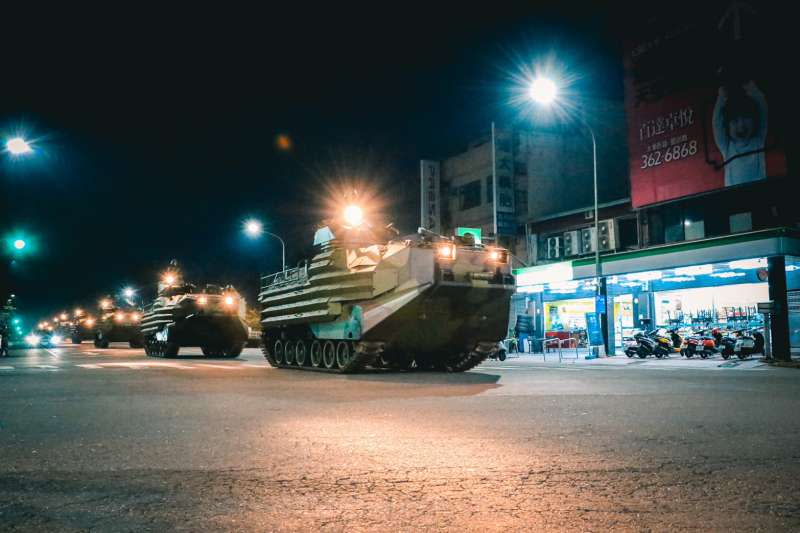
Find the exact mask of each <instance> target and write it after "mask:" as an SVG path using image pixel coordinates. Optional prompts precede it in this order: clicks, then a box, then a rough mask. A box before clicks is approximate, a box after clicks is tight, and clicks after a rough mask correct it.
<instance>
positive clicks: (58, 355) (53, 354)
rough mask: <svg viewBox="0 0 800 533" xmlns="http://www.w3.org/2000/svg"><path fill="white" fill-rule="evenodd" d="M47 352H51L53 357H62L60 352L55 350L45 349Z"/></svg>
mask: <svg viewBox="0 0 800 533" xmlns="http://www.w3.org/2000/svg"><path fill="white" fill-rule="evenodd" d="M45 352H47V353H49V354H50V355H51V356H52V357H61V354H60V353H58V352H54V351H53V350H45Z"/></svg>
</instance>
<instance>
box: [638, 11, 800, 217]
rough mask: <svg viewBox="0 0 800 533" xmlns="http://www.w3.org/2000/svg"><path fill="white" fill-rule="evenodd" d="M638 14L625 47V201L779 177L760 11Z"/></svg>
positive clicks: (782, 166) (781, 159)
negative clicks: (639, 18) (627, 176)
mask: <svg viewBox="0 0 800 533" xmlns="http://www.w3.org/2000/svg"><path fill="white" fill-rule="evenodd" d="M672 12H673V13H675V12H677V13H686V11H683V10H677V11H674V10H673V11H672ZM643 18H644V20H647V21H648V22H647V23H646V24H642V25H641V26H639V32H638V35H636V36H633V37H632V38H631V39H630V40H629V41H628V42H627V43H626V47H625V107H626V112H627V118H628V143H629V147H630V155H631V160H630V177H631V199H632V203H633V206H634V207H641V206H645V205H649V204H654V203H659V202H665V201H668V200H673V199H676V198H681V197H684V196H690V195H694V194H698V193H702V192H706V191H711V190H714V189H719V188H723V187H730V186H737V185H743V184H746V183H750V182H754V181H758V180H763V179H766V178H768V177H775V176H783V175H785V174H786V159H785V154H784V151H783V148H782V146H781V145H780V142H779V140H780V135H778V134H777V130H778V128H777V127H776V126H775V122H778V121H775V120H773V116H774V115H775V114H776V109H779V106H777V105H773V100H772V99H771V96H772V95H771V93H770V89H771V88H772V85H771V81H772V80H771V79H770V72H769V70H768V69H766V68H764V66H763V64H759V58H764V57H769V56H765V55H764V53H765V51H764V50H763V49H762V48H763V47H764V46H765V43H766V42H768V39H765V38H764V36H763V32H764V31H766V30H765V29H764V26H765V24H764V20H763V19H764V16H763V14H760V13H756V12H755V11H754V10H752V9H751V8H750V7H749V6H748V5H747V4H746V3H745V2H709V3H708V4H698V5H695V6H694V7H693V9H692V16H691V17H687V19H681V18H680V17H675V16H673V17H672V18H665V17H664V16H663V15H662V16H658V17H643ZM762 63H763V61H762ZM775 101H777V99H775Z"/></svg>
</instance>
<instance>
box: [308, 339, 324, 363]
mask: <svg viewBox="0 0 800 533" xmlns="http://www.w3.org/2000/svg"><path fill="white" fill-rule="evenodd" d="M321 364H322V343H321V342H319V341H314V342H312V343H311V366H313V367H314V368H319V367H320V365H321Z"/></svg>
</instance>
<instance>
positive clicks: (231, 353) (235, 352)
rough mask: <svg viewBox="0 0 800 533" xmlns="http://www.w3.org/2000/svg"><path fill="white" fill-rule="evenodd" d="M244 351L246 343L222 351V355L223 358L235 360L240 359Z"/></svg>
mask: <svg viewBox="0 0 800 533" xmlns="http://www.w3.org/2000/svg"><path fill="white" fill-rule="evenodd" d="M242 350H244V343H241V344H232V345H231V346H228V347H227V348H223V349H222V350H220V355H221V356H222V357H227V358H229V359H233V358H234V357H239V355H241V353H242Z"/></svg>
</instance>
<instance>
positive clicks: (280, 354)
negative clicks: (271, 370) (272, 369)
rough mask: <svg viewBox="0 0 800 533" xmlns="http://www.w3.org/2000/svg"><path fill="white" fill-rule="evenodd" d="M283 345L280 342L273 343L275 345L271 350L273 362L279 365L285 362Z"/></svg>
mask: <svg viewBox="0 0 800 533" xmlns="http://www.w3.org/2000/svg"><path fill="white" fill-rule="evenodd" d="M283 349H284V344H283V341H282V340H277V341H275V344H274V345H273V348H272V356H273V357H275V361H277V362H278V364H279V365H282V364H284V363H285V362H286V359H285V356H286V355H285V353H284V350H283Z"/></svg>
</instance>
